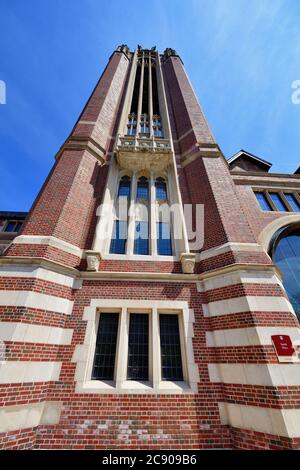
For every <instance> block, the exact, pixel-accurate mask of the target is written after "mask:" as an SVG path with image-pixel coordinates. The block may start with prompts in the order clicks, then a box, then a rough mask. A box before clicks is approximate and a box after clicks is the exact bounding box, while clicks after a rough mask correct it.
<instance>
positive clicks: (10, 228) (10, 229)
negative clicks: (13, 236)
mask: <svg viewBox="0 0 300 470" xmlns="http://www.w3.org/2000/svg"><path fill="white" fill-rule="evenodd" d="M17 225H18V224H17V222H15V221H9V222H8V223H7V225H6V227H5V230H4V231H5V232H16V231H17ZM21 225H22V224H21Z"/></svg>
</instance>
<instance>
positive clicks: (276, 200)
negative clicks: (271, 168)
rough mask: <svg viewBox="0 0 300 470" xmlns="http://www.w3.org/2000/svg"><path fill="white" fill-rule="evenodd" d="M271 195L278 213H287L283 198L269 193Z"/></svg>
mask: <svg viewBox="0 0 300 470" xmlns="http://www.w3.org/2000/svg"><path fill="white" fill-rule="evenodd" d="M269 195H270V198H271V199H272V201H273V202H274V204H275V207H276V209H277V210H278V211H280V212H287V208H286V207H285V205H284V204H283V202H282V200H281V197H280V196H279V194H278V193H269Z"/></svg>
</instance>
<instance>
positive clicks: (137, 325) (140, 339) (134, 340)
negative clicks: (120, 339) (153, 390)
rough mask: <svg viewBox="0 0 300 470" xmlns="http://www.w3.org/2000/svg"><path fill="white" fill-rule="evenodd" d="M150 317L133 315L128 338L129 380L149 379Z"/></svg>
mask: <svg viewBox="0 0 300 470" xmlns="http://www.w3.org/2000/svg"><path fill="white" fill-rule="evenodd" d="M148 369H149V315H148V314H142V313H131V314H130V321H129V338H128V369H127V378H128V380H148V378H149V376H148V375H149V371H148Z"/></svg>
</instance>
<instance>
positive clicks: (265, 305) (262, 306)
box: [202, 295, 296, 317]
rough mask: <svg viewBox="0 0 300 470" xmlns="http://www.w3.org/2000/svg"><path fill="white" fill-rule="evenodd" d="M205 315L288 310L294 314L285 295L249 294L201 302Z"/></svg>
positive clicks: (214, 315)
mask: <svg viewBox="0 0 300 470" xmlns="http://www.w3.org/2000/svg"><path fill="white" fill-rule="evenodd" d="M202 307H203V314H204V316H205V317H216V316H220V315H228V314H232V313H240V312H251V311H254V312H290V313H291V314H292V315H295V316H296V314H295V312H294V310H293V307H292V306H291V304H290V302H289V301H288V300H287V299H286V298H285V297H272V296H269V297H268V296H254V295H253V296H252V295H251V296H250V295H245V296H243V297H236V298H231V299H226V300H217V301H215V302H209V303H208V304H203V305H202Z"/></svg>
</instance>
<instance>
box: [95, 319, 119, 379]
mask: <svg viewBox="0 0 300 470" xmlns="http://www.w3.org/2000/svg"><path fill="white" fill-rule="evenodd" d="M118 325H119V314H118V313H101V314H100V319H99V326H98V333H97V340H96V351H95V359H94V366H93V373H92V379H98V380H113V379H114V370H115V359H116V348H117V337H118Z"/></svg>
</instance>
